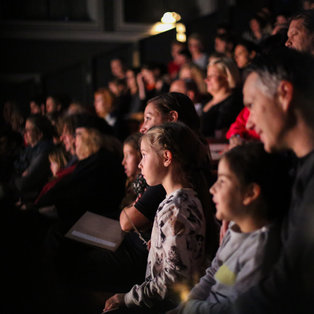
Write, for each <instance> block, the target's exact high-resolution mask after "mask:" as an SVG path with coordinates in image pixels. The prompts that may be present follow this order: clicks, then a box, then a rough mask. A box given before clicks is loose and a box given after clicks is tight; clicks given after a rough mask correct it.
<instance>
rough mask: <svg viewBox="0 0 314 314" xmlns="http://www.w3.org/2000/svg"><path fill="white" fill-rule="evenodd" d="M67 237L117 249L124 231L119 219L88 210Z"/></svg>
mask: <svg viewBox="0 0 314 314" xmlns="http://www.w3.org/2000/svg"><path fill="white" fill-rule="evenodd" d="M65 236H66V237H67V238H70V239H72V240H76V241H79V242H82V243H85V244H89V245H93V246H97V247H101V248H104V249H107V250H110V251H115V250H116V249H117V248H118V247H119V246H120V244H121V242H122V240H123V237H124V232H123V231H122V230H121V227H120V223H119V221H117V220H114V219H110V218H107V217H104V216H101V215H98V214H95V213H92V212H89V211H87V212H86V213H85V214H84V215H83V216H82V217H81V218H80V219H79V220H78V221H77V222H76V223H75V224H74V225H73V226H72V227H71V229H70V230H69V231H68V232H67V233H66V235H65Z"/></svg>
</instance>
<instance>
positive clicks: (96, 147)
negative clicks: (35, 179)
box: [37, 114, 125, 232]
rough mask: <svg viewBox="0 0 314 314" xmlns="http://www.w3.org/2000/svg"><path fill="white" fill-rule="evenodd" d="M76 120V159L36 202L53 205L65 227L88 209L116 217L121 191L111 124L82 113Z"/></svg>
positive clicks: (118, 149) (117, 150)
mask: <svg viewBox="0 0 314 314" xmlns="http://www.w3.org/2000/svg"><path fill="white" fill-rule="evenodd" d="M76 123H77V124H76V126H75V153H76V156H77V158H78V160H79V161H78V163H77V165H76V167H75V169H74V171H73V172H72V173H71V174H69V175H67V176H65V177H63V178H62V179H61V180H60V181H59V182H57V184H55V185H54V187H53V188H51V189H50V190H49V191H48V192H47V193H46V194H45V195H43V196H42V197H41V198H40V200H39V201H38V203H37V206H38V207H42V206H48V205H55V207H56V208H57V211H58V216H59V217H60V219H61V222H62V224H63V225H64V228H65V229H66V228H69V227H70V226H71V224H73V223H74V222H75V221H76V220H77V219H78V218H80V216H81V215H83V214H84V213H85V212H86V211H87V210H89V211H92V212H95V213H99V214H102V215H105V216H109V217H115V218H117V216H118V214H119V211H118V208H119V204H120V202H121V199H122V197H123V194H124V192H123V190H124V188H123V187H124V184H125V177H124V175H123V169H122V167H121V164H120V162H121V161H120V158H121V157H122V156H121V155H122V152H121V150H122V148H121V147H120V146H121V144H120V143H119V141H118V140H117V139H116V138H115V137H113V136H112V135H111V134H110V133H111V132H112V130H111V128H110V126H109V125H108V124H107V123H106V122H105V121H104V120H102V119H101V118H98V117H94V116H91V115H84V114H83V115H81V116H80V118H79V119H78V120H77V122H76ZM121 159H122V158H121ZM104 204H105V206H104ZM65 231H67V230H64V232H65Z"/></svg>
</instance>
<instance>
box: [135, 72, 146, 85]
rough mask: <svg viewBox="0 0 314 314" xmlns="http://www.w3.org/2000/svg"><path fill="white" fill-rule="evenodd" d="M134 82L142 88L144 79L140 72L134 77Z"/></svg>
mask: <svg viewBox="0 0 314 314" xmlns="http://www.w3.org/2000/svg"><path fill="white" fill-rule="evenodd" d="M136 82H137V85H138V86H139V87H142V86H143V87H144V77H143V74H142V73H141V72H140V73H137V75H136Z"/></svg>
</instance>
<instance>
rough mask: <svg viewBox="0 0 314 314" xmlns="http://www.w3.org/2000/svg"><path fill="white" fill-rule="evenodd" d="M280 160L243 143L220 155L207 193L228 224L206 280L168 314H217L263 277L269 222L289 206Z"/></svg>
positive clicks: (255, 145)
mask: <svg viewBox="0 0 314 314" xmlns="http://www.w3.org/2000/svg"><path fill="white" fill-rule="evenodd" d="M281 157H282V156H279V155H274V154H268V153H266V152H265V151H264V148H263V144H262V143H248V144H243V145H241V146H237V147H235V148H233V149H232V150H230V151H228V152H227V153H225V154H224V155H223V157H222V158H221V160H220V162H219V165H218V179H217V181H216V183H215V184H214V185H213V186H212V187H211V188H210V193H211V194H212V195H213V201H214V203H215V204H216V210H217V211H216V217H217V218H218V219H219V220H223V219H224V220H227V221H231V223H230V225H229V229H228V231H227V233H226V235H225V236H224V238H223V241H222V244H221V246H220V248H219V249H218V251H217V254H216V257H215V259H214V260H213V262H212V264H211V266H210V267H209V268H207V270H206V275H205V276H203V277H202V278H201V280H200V282H199V283H198V284H197V285H196V286H195V287H194V288H193V289H192V291H191V292H190V295H189V298H188V299H189V300H188V301H187V302H186V303H185V304H181V305H180V306H179V307H178V308H177V309H176V310H173V311H171V313H172V314H173V313H186V314H187V313H189V314H191V313H220V311H221V310H222V309H223V307H224V304H226V303H228V302H232V301H233V300H235V298H236V297H237V296H238V295H240V294H242V293H244V292H245V291H246V290H248V289H249V288H250V287H251V286H253V285H254V284H256V283H257V282H258V281H259V280H260V279H261V278H262V276H263V272H265V271H266V269H264V268H263V267H265V265H264V264H263V258H264V254H265V245H266V242H267V240H268V237H269V223H270V222H271V221H272V220H274V219H275V218H276V219H277V218H279V217H280V209H281V208H282V209H284V208H288V207H287V206H288V203H289V198H288V197H287V195H289V188H290V180H289V175H288V171H287V167H286V165H287V166H288V164H285V163H284V162H283V161H284V160H283V159H282V158H281Z"/></svg>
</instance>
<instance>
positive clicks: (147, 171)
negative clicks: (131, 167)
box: [139, 138, 167, 186]
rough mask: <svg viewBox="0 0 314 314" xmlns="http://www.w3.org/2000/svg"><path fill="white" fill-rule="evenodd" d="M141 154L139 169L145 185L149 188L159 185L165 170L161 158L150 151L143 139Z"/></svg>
mask: <svg viewBox="0 0 314 314" xmlns="http://www.w3.org/2000/svg"><path fill="white" fill-rule="evenodd" d="M141 154H142V160H141V162H140V164H139V168H140V169H141V172H142V175H143V176H144V178H145V180H146V182H147V184H148V185H150V186H153V185H158V184H161V183H162V180H163V178H164V177H165V175H166V171H167V168H166V167H164V165H163V163H162V159H161V157H160V156H159V155H158V154H157V152H155V151H154V150H153V149H152V147H151V146H150V145H149V143H148V140H147V139H145V138H143V140H142V141H141Z"/></svg>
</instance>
